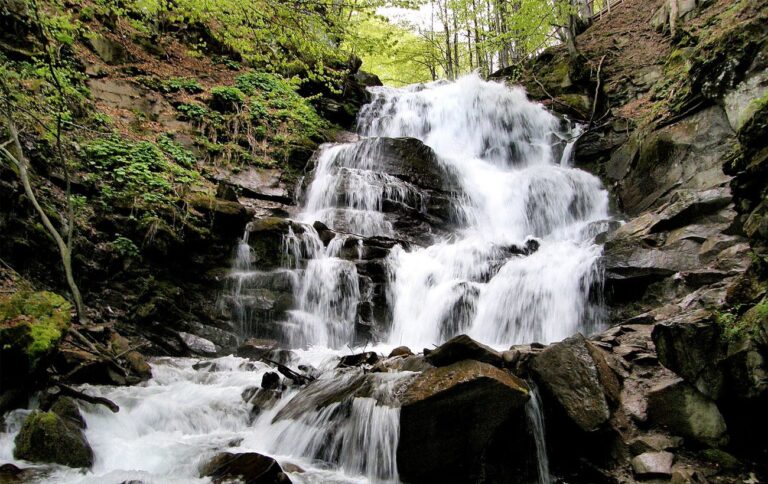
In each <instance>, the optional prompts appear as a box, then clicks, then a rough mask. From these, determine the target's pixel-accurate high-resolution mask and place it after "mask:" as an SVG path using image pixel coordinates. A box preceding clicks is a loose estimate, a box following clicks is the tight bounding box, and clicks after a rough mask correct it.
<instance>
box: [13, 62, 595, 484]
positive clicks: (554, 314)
mask: <svg viewBox="0 0 768 484" xmlns="http://www.w3.org/2000/svg"><path fill="white" fill-rule="evenodd" d="M373 94H374V102H373V103H371V104H370V105H369V106H367V107H366V108H364V110H363V112H362V113H361V117H360V123H359V132H360V134H361V135H362V136H363V137H364V139H363V140H362V141H361V142H359V143H356V144H353V143H348V144H337V145H326V146H324V147H323V148H322V151H321V152H320V153H319V154H318V156H317V158H316V168H315V172H314V178H313V180H312V182H311V184H310V185H309V187H308V189H307V193H306V197H305V198H306V203H305V205H304V208H303V210H302V212H301V213H300V215H299V217H298V220H299V221H300V222H303V223H304V224H305V225H302V226H300V230H299V228H298V227H299V226H297V230H296V231H294V230H291V231H290V232H289V234H288V235H287V236H286V237H285V240H284V252H285V263H284V267H283V268H282V269H279V270H278V271H276V272H269V273H267V272H262V271H261V270H260V268H258V267H251V264H250V256H251V253H250V251H251V249H250V247H249V245H248V230H246V235H245V236H244V238H243V241H242V243H241V244H240V246H239V248H238V254H237V257H236V262H235V264H234V266H233V271H232V274H231V278H230V281H231V288H230V289H231V292H230V302H232V303H233V307H232V315H233V320H234V321H235V322H236V323H237V324H238V326H239V331H240V332H241V334H242V335H243V336H247V335H249V334H253V333H254V332H255V330H256V329H258V328H257V326H258V325H259V324H262V323H263V322H262V321H259V320H257V319H254V318H253V316H252V315H251V314H250V312H251V309H250V305H251V304H254V301H256V302H258V291H259V290H260V289H261V288H262V286H263V285H264V284H265V283H264V281H265V280H266V279H270V280H274V277H275V275H278V276H280V277H283V276H284V278H285V280H286V284H287V286H289V287H290V288H292V290H293V294H294V298H295V301H296V302H295V306H294V308H293V309H292V310H290V311H289V313H288V317H287V319H286V320H285V321H280V322H279V326H280V329H281V330H282V333H283V335H282V336H283V338H284V341H285V342H286V343H287V344H288V345H289V346H290V347H292V348H295V354H296V357H295V359H294V360H292V361H291V362H289V365H290V366H291V367H292V368H297V367H298V365H300V364H301V365H310V366H312V367H314V368H315V369H317V370H318V373H319V374H320V375H321V376H320V378H319V380H318V381H317V382H315V383H313V384H312V385H309V386H308V387H306V388H304V389H302V390H298V389H295V388H293V389H291V388H289V389H287V390H285V391H284V393H283V394H282V396H281V397H280V398H279V399H278V401H277V402H276V403H275V406H274V407H273V408H270V409H266V410H264V411H262V412H261V413H259V414H258V416H256V417H255V418H254V416H252V415H251V410H252V405H251V404H250V403H246V402H245V401H244V400H243V398H242V394H243V392H244V391H245V390H247V389H248V388H252V387H258V386H259V384H260V383H261V377H262V375H263V374H264V373H265V372H266V371H267V370H268V368H267V367H266V366H264V365H263V364H261V363H249V362H247V361H246V360H242V359H239V358H234V357H225V358H219V359H216V360H213V362H214V364H215V365H216V370H217V371H208V370H204V369H194V368H193V367H192V365H193V364H194V363H195V361H194V360H190V359H164V360H159V361H157V362H155V363H154V365H153V371H154V378H153V379H152V380H151V381H150V382H148V383H146V384H144V385H141V386H136V387H130V388H113V387H92V388H86V390H87V391H89V392H92V393H96V394H100V395H103V396H105V397H107V398H110V399H112V400H114V401H115V402H117V403H118V404H119V405H120V406H121V411H120V413H118V414H111V413H109V412H107V411H105V410H104V409H101V408H97V407H93V406H89V405H84V407H83V410H84V415H85V418H86V421H87V423H88V430H87V432H86V435H87V437H88V439H89V441H90V442H91V444H92V446H93V448H94V452H95V456H96V462H95V464H94V467H93V469H92V470H91V471H89V472H87V473H82V474H81V473H80V472H78V471H74V470H69V469H61V468H53V469H52V470H51V468H50V467H46V469H47V471H46V472H49V473H50V472H52V474H49V475H48V479H49V480H50V481H53V482H88V483H96V482H98V483H112V482H114V483H119V482H122V481H125V480H130V479H138V480H142V481H143V482H147V483H150V482H158V483H159V482H162V483H166V482H195V481H196V480H199V479H198V469H199V466H200V465H201V464H203V463H204V462H206V461H207V460H208V459H210V458H211V457H212V456H213V455H215V454H216V453H217V452H220V451H225V450H231V451H233V452H246V451H256V452H261V453H264V454H268V455H271V456H274V457H275V458H276V459H278V460H279V461H280V463H281V464H283V465H285V464H295V465H298V466H300V467H301V468H303V469H304V470H305V471H306V472H294V473H291V476H290V477H291V479H293V480H294V482H396V481H397V468H396V463H395V450H396V448H397V442H398V434H399V408H398V406H397V402H396V401H395V399H394V398H393V395H394V394H395V393H396V392H395V391H394V390H393V389H394V388H395V387H396V386H398V385H400V384H402V383H403V381H405V380H407V378H409V377H410V375H409V374H408V373H382V374H369V375H367V376H363V375H360V374H359V371H357V370H335V369H334V367H335V366H336V363H337V361H338V356H340V355H342V354H349V353H350V352H351V351H356V350H355V349H349V348H346V346H347V345H353V344H354V338H355V323H356V319H357V317H358V316H357V313H358V311H357V309H358V305H359V304H360V303H361V302H363V301H365V300H366V299H367V298H370V294H368V293H367V291H366V290H363V289H362V288H361V286H360V284H359V281H360V275H359V274H358V270H357V266H356V260H350V258H349V256H347V257H346V258H342V257H340V255H342V254H341V251H342V246H343V244H344V243H345V241H347V240H348V237H350V236H349V235H347V234H344V233H342V234H338V235H336V237H335V238H334V239H333V240H332V241H330V242H329V243H328V244H323V242H322V241H321V240H320V237H319V235H318V233H317V231H315V229H313V228H312V227H311V224H312V223H313V222H315V221H317V220H319V221H322V222H324V223H325V224H327V225H328V226H330V227H331V228H337V229H339V231H340V232H348V233H352V234H358V235H362V236H373V235H383V236H390V237H397V236H398V234H397V233H396V230H395V229H394V227H393V225H392V223H391V221H390V220H388V219H387V217H386V215H385V214H384V213H382V208H383V205H384V203H387V202H393V203H398V204H402V205H405V206H407V207H409V208H410V209H412V210H415V211H418V212H424V211H425V210H426V207H427V206H428V204H427V202H428V200H427V198H426V197H425V194H424V193H423V192H422V191H421V190H420V189H419V188H418V187H416V186H414V185H411V184H409V183H407V182H404V181H402V180H400V179H398V178H395V177H393V176H391V175H389V174H387V173H383V172H381V171H379V170H380V158H379V153H378V151H377V150H378V148H379V146H380V145H379V141H378V140H377V138H378V137H400V136H409V137H415V138H418V139H420V140H422V141H423V142H424V143H425V144H426V145H428V146H429V147H431V148H432V149H433V150H434V151H435V153H436V154H437V156H438V160H439V163H440V165H441V167H442V169H444V170H445V171H446V172H447V173H450V174H451V176H453V177H454V179H455V181H456V185H457V186H456V189H457V191H458V192H459V193H457V197H456V199H457V200H458V202H457V204H456V206H455V207H453V209H454V212H455V214H456V222H457V223H460V224H461V227H462V228H461V229H459V230H457V231H456V232H455V233H454V234H452V235H451V236H450V237H445V238H442V237H438V236H436V237H435V240H434V243H432V244H431V245H430V246H428V247H416V248H413V249H411V250H405V249H403V248H400V247H395V248H394V249H393V250H392V252H391V254H390V255H389V257H388V259H387V263H388V267H387V274H388V286H387V289H386V292H387V299H388V302H389V312H390V319H389V320H388V321H379V323H382V324H387V325H389V326H388V327H389V330H388V333H389V334H388V337H387V338H386V341H384V342H382V346H381V347H379V348H378V350H379V351H381V352H383V353H385V354H386V352H387V351H388V349H391V348H392V347H393V346H398V345H401V344H406V345H408V346H410V347H411V348H413V349H414V350H419V349H421V348H422V347H428V346H431V345H433V344H439V343H440V342H442V341H444V340H446V339H448V338H450V337H451V336H454V335H456V334H459V333H462V332H466V333H469V334H470V335H471V336H473V337H475V338H476V339H478V340H480V341H482V342H484V343H487V344H492V345H494V346H496V347H499V348H504V347H508V346H509V345H511V344H515V343H525V342H532V341H540V342H552V341H556V340H559V339H562V338H565V337H567V336H570V335H571V334H573V333H575V332H577V331H584V332H589V331H590V329H591V328H592V327H594V326H595V325H597V324H599V316H598V314H599V307H598V306H595V305H594V304H593V303H590V302H589V297H588V296H589V291H590V288H591V286H592V285H593V284H597V283H599V281H600V274H599V273H598V270H597V269H596V264H595V263H596V260H597V258H598V257H599V255H600V252H601V248H600V246H598V245H596V244H594V243H593V241H592V239H593V237H594V235H595V229H594V223H595V222H599V221H602V220H604V219H607V218H608V215H607V195H606V192H605V191H604V190H603V189H602V187H601V186H600V183H599V182H598V180H597V179H596V178H595V177H593V176H591V175H589V174H587V173H585V172H583V171H580V170H576V169H573V168H570V164H569V156H570V152H571V149H572V144H570V145H569V144H565V143H562V142H561V141H560V140H561V139H563V138H568V137H569V136H571V135H572V133H568V132H567V130H563V129H562V127H561V123H560V122H559V121H558V119H557V118H555V117H554V116H552V115H551V114H549V113H547V112H546V111H545V110H544V109H543V108H542V107H541V106H539V105H536V104H533V103H531V102H529V101H527V100H526V98H525V95H524V93H523V92H522V91H521V90H518V89H508V88H506V87H504V86H502V85H500V84H495V83H488V82H484V81H481V80H480V79H479V78H477V77H476V76H469V77H466V78H462V79H460V80H458V81H456V82H455V83H434V84H431V85H427V86H420V87H412V88H406V89H400V90H396V89H389V88H375V89H373ZM531 239H535V240H537V241H538V243H539V244H540V247H539V249H538V250H537V251H536V252H534V253H533V254H530V255H526V256H523V255H514V251H511V250H509V249H510V247H511V246H513V245H514V246H518V247H521V246H523V245H525V243H526V242H527V241H529V240H531ZM359 250H360V251H362V248H361V249H359ZM360 254H361V255H362V252H360ZM358 258H361V256H359V257H358ZM353 259H354V258H353ZM368 349H371V348H368ZM363 377H365V378H369V379H370V380H366V391H364V392H362V393H360V394H357V393H356V394H355V396H353V397H350V398H348V399H346V400H345V401H344V402H335V403H331V404H330V405H327V406H324V407H322V408H319V409H318V408H315V407H313V406H311V405H310V406H301V405H300V404H301V403H302V402H305V401H306V402H310V403H311V402H313V401H316V399H320V398H321V397H322V396H323V395H327V394H332V393H334V392H336V391H337V390H338V389H339V387H344V386H346V385H351V384H354V383H355V382H358V381H359V378H363ZM294 398H295V399H296V400H295V401H294ZM535 403H537V402H534V403H533V404H535ZM533 404H530V405H533ZM530 405H529V411H533V409H532V407H531V406H530ZM291 408H294V410H291V411H289V410H288V409H291ZM281 412H282V413H281ZM537 415H538V417H536V416H537ZM22 416H23V412H16V413H14V414H12V415H11V416H10V417H9V419H8V421H9V429H8V432H6V433H3V434H0V463H1V462H9V461H10V462H16V461H15V460H14V459H13V457H12V448H13V445H12V440H13V437H14V436H15V433H16V431H17V430H18V426H19V423H20V421H21V417H22ZM540 416H541V414H540V412H534V413H532V414H531V418H534V417H536V418H540ZM536 425H538V424H537V423H536V422H534V429H536V428H537V427H536ZM542 425H543V422H542ZM536 435H537V436H538V437H537V442H536V443H537V449H539V461H540V465H541V461H542V456H543V455H545V454H542V451H541V449H544V451H545V450H546V449H545V447H544V446H543V440H542V441H541V442H539V437H541V438H542V439H543V427H542V428H541V431H540V432H539V431H537V433H536ZM18 464H20V465H28V463H18ZM544 469H546V465H544V467H543V468H540V473H541V475H542V476H544V474H543V472H544ZM201 482H202V481H201ZM542 482H546V480H544V477H542Z"/></svg>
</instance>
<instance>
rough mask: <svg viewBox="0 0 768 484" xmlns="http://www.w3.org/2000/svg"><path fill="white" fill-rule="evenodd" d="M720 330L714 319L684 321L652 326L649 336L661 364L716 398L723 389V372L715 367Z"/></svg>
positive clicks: (720, 343)
mask: <svg viewBox="0 0 768 484" xmlns="http://www.w3.org/2000/svg"><path fill="white" fill-rule="evenodd" d="M721 333H722V332H721V329H720V326H718V325H717V324H715V322H714V321H711V320H709V321H702V322H688V321H686V322H672V323H667V324H659V325H656V326H655V327H654V328H653V333H652V337H653V342H654V344H655V345H656V353H657V354H658V357H659V361H660V362H661V364H662V365H664V366H666V367H667V368H669V369H670V370H672V371H674V372H675V373H677V374H678V375H680V376H681V377H683V378H684V379H685V381H687V382H688V383H690V384H692V385H693V386H695V387H696V389H698V390H699V391H700V392H701V393H703V394H704V395H707V396H708V397H710V398H713V399H715V400H717V399H718V398H719V396H720V394H721V391H722V388H723V375H722V372H721V370H720V369H719V368H718V367H717V362H718V359H719V355H720V353H721V351H722V349H721V347H722V344H723V343H722V339H721V338H722V334H721Z"/></svg>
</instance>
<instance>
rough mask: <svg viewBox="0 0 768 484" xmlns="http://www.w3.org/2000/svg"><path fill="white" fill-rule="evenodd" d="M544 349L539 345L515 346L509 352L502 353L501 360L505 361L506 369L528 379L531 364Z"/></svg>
mask: <svg viewBox="0 0 768 484" xmlns="http://www.w3.org/2000/svg"><path fill="white" fill-rule="evenodd" d="M543 349H544V348H543V347H542V346H541V345H539V344H537V343H533V344H526V345H515V346H512V347H511V348H510V349H508V350H507V351H504V352H502V353H501V359H502V360H503V361H504V368H508V369H510V370H512V373H514V374H515V375H518V376H525V377H526V378H527V375H528V370H529V368H530V362H531V361H532V360H533V358H535V357H536V355H538V354H539V353H541V352H542V350H543Z"/></svg>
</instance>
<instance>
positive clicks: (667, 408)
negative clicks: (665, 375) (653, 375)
mask: <svg viewBox="0 0 768 484" xmlns="http://www.w3.org/2000/svg"><path fill="white" fill-rule="evenodd" d="M648 419H649V421H650V422H651V423H652V424H654V425H658V426H661V427H665V428H667V429H668V430H669V431H670V432H672V433H673V434H676V435H681V436H683V437H687V438H690V439H693V440H694V441H696V442H698V443H700V444H704V445H708V446H713V447H718V446H722V445H725V444H726V443H727V442H728V434H727V428H726V424H725V420H724V419H723V416H722V414H721V413H720V410H719V409H718V408H717V405H715V403H714V402H713V401H712V400H710V399H709V398H707V397H706V396H704V395H703V394H702V393H701V392H699V391H698V390H696V388H694V387H692V386H691V385H689V384H687V383H685V382H684V381H683V380H682V379H679V378H677V379H672V380H668V381H664V382H661V383H659V384H658V385H656V386H655V387H653V388H652V389H651V391H650V392H649V393H648Z"/></svg>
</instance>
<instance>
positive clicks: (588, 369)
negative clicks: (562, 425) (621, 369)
mask: <svg viewBox="0 0 768 484" xmlns="http://www.w3.org/2000/svg"><path fill="white" fill-rule="evenodd" d="M531 371H532V372H533V375H534V377H535V378H536V381H537V382H538V383H539V385H540V386H543V387H544V388H545V389H546V390H547V391H548V393H550V394H551V395H552V396H553V397H554V398H555V400H556V401H557V402H558V403H559V404H560V406H561V407H562V408H563V410H565V412H566V414H567V415H568V417H569V418H570V419H571V420H572V421H573V422H574V423H575V424H576V425H578V427H579V428H580V429H581V430H583V431H585V432H591V431H594V430H597V429H598V428H600V427H601V426H603V425H604V424H605V423H606V422H607V421H608V419H609V418H610V416H611V402H615V401H617V400H618V395H619V392H620V386H619V382H618V380H617V378H616V375H614V374H613V372H612V371H611V369H610V367H609V366H608V363H607V362H606V360H605V356H604V355H603V353H602V352H601V350H600V349H598V348H597V347H596V346H595V345H594V344H592V343H591V342H589V341H587V340H586V339H585V338H584V337H583V336H582V335H580V334H577V335H575V336H572V337H570V338H568V339H566V340H564V341H562V342H560V343H556V344H554V345H552V346H550V347H549V348H547V349H545V350H544V351H542V352H541V353H540V354H539V355H537V356H536V357H535V358H534V359H533V361H532V363H531Z"/></svg>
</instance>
